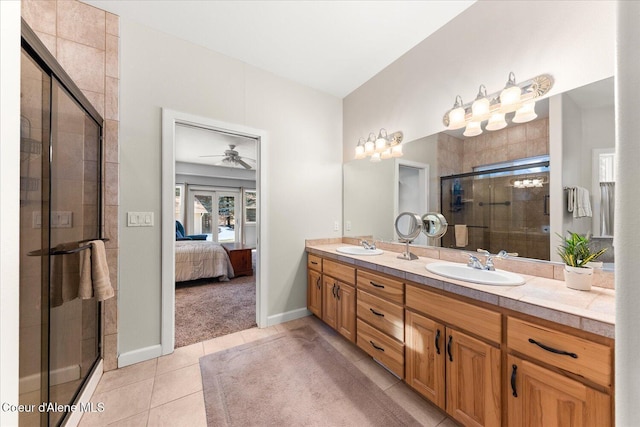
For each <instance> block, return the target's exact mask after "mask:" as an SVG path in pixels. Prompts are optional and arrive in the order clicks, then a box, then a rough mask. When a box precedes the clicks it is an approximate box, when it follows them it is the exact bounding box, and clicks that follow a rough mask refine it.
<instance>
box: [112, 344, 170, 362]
mask: <svg viewBox="0 0 640 427" xmlns="http://www.w3.org/2000/svg"><path fill="white" fill-rule="evenodd" d="M160 356H162V346H161V345H160V344H156V345H151V346H149V347H144V348H139V349H137V350H133V351H128V352H126V353H122V354H121V355H120V356H118V368H123V367H125V366H129V365H133V364H134V363H139V362H144V361H145V360H150V359H155V358H156V357H160Z"/></svg>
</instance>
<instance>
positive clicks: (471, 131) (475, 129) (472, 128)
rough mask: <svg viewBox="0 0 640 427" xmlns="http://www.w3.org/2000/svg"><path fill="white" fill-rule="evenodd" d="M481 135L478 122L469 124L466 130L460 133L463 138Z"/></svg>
mask: <svg viewBox="0 0 640 427" xmlns="http://www.w3.org/2000/svg"><path fill="white" fill-rule="evenodd" d="M481 133H482V128H481V127H480V122H469V123H468V124H467V128H466V129H465V130H464V132H463V133H462V134H463V135H464V136H476V135H480V134H481Z"/></svg>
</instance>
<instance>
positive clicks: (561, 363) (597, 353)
mask: <svg viewBox="0 0 640 427" xmlns="http://www.w3.org/2000/svg"><path fill="white" fill-rule="evenodd" d="M536 343H537V344H536ZM507 346H508V347H509V348H510V349H511V350H515V351H517V352H519V353H522V354H524V355H527V356H529V357H533V358H535V359H538V360H540V361H541V362H544V363H548V364H549V365H552V366H555V367H558V368H560V369H563V370H565V371H569V372H572V373H574V374H577V375H580V376H582V377H584V378H587V379H590V380H592V381H594V382H596V383H597V384H600V385H603V386H606V387H611V374H612V369H611V364H612V360H611V359H612V349H611V347H608V346H606V345H602V344H598V343H595V342H592V341H589V340H586V339H583V338H579V337H575V336H573V335H570V334H567V333H564V332H560V331H557V330H554V329H550V328H546V327H543V326H539V325H536V324H533V323H529V322H525V321H524V320H520V319H516V318H513V317H509V318H508V320H507ZM544 347H546V349H545V348H544ZM555 351H560V352H562V353H556V352H555Z"/></svg>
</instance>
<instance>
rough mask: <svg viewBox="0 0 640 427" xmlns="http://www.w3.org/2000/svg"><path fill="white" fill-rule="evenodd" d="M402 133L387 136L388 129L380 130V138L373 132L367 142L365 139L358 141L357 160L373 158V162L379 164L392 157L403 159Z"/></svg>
mask: <svg viewBox="0 0 640 427" xmlns="http://www.w3.org/2000/svg"><path fill="white" fill-rule="evenodd" d="M402 139H403V134H402V132H400V131H398V132H393V133H392V134H387V131H386V129H384V128H383V129H380V132H378V136H377V137H376V134H375V133H373V132H370V133H369V137H368V138H367V140H366V141H365V139H364V138H360V139H359V140H358V145H357V146H356V159H364V158H365V157H371V159H370V160H371V161H372V162H379V161H381V160H384V159H389V158H391V157H402Z"/></svg>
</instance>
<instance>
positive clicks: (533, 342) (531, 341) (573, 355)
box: [529, 338, 578, 359]
mask: <svg viewBox="0 0 640 427" xmlns="http://www.w3.org/2000/svg"><path fill="white" fill-rule="evenodd" d="M529 342H530V343H531V344H535V345H537V346H538V347H540V348H542V349H543V350H547V351H549V352H551V353H555V354H561V355H563V356H571V357H573V358H574V359H577V358H578V355H577V354H575V353H569V352H568V351H564V350H556V349H555V348H553V347H548V346H546V345H544V344H540V343H539V342H538V341H536V340H534V339H533V338H529Z"/></svg>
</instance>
